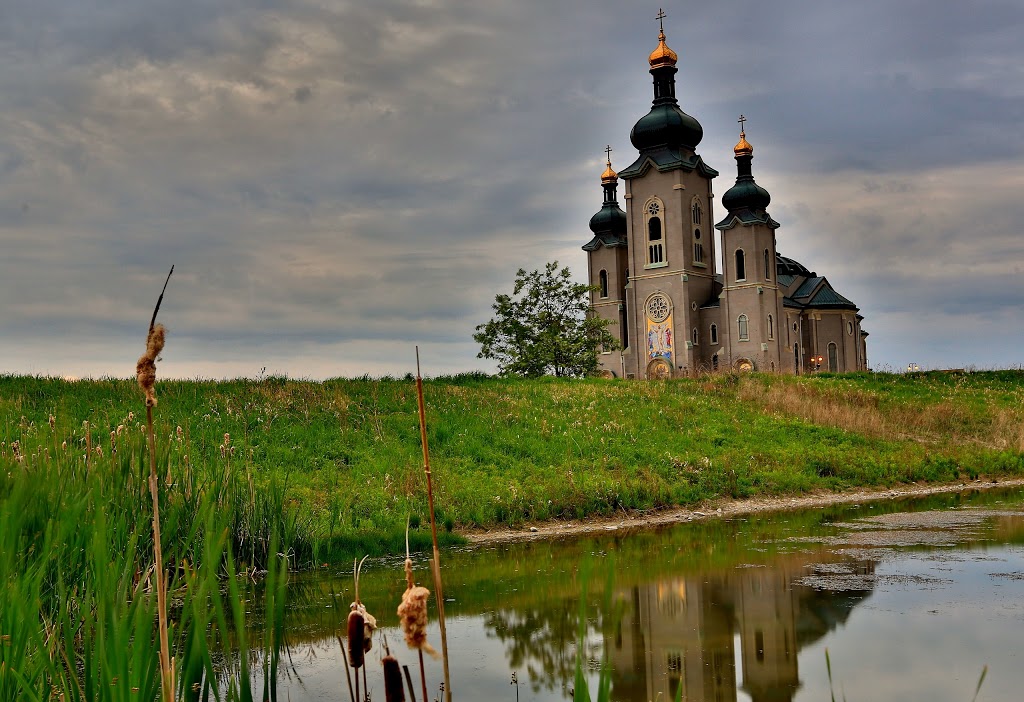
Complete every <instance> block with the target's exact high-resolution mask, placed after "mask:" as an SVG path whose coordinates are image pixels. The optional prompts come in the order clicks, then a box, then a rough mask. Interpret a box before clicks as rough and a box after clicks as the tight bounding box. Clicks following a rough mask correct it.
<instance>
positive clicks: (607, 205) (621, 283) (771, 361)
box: [583, 30, 868, 378]
mask: <svg viewBox="0 0 1024 702" xmlns="http://www.w3.org/2000/svg"><path fill="white" fill-rule="evenodd" d="M676 60H677V59H676V54H675V52H673V51H672V50H671V49H669V48H668V46H667V45H666V43H665V34H664V30H662V32H661V34H660V36H659V43H658V48H656V49H655V51H654V52H653V53H652V54H651V56H650V64H651V71H650V72H651V75H652V76H653V78H654V101H653V104H652V106H651V111H650V112H649V113H648V114H647V115H645V116H644V117H642V118H641V119H640V121H638V122H637V124H636V126H634V128H633V131H632V133H631V134H630V140H631V141H632V142H633V145H634V146H635V147H636V148H637V150H638V152H639V156H638V158H637V160H636V161H635V162H634V163H633V164H632V165H630V166H629V167H628V168H626V169H625V170H623V171H622V172H621V173H615V171H613V170H612V167H611V159H610V158H609V160H608V164H607V168H606V169H605V172H604V173H603V174H602V176H601V183H602V188H603V190H604V202H603V204H602V208H601V210H600V211H599V212H598V213H597V214H595V215H594V217H593V218H592V219H591V221H590V229H591V231H592V232H593V234H594V236H593V238H592V239H591V240H590V241H589V242H588V243H587V244H586V245H584V246H583V249H584V251H586V252H587V262H588V269H589V276H590V278H589V279H590V283H591V284H592V285H594V286H595V287H596V288H597V290H596V291H595V292H593V293H592V294H591V305H592V309H593V311H594V314H597V315H599V316H601V317H602V318H604V319H607V320H608V321H609V329H610V331H611V332H612V334H613V335H614V336H615V337H616V338H618V339H620V343H621V344H622V349H621V350H620V351H608V350H601V353H600V356H599V359H600V363H601V368H602V370H603V371H604V372H606V373H607V374H611V375H615V376H625V377H629V378H655V377H670V376H675V375H692V374H696V373H701V372H715V371H721V370H729V369H733V370H757V371H767V372H778V373H798V374H799V373H806V372H814V371H831V372H839V373H843V372H851V371H857V370H864V369H866V368H867V367H868V363H867V345H866V337H867V332H865V331H864V330H863V329H862V328H861V321H862V319H863V317H862V316H861V315H860V314H859V309H858V308H857V306H856V305H855V304H854V303H853V302H851V301H850V300H848V299H846V298H845V297H843V296H842V295H840V294H839V293H838V292H836V291H835V290H834V289H833V288H832V286H831V285H830V284H829V282H828V280H827V279H825V278H824V277H822V276H818V275H817V274H816V273H814V272H813V271H810V270H808V269H807V268H805V267H804V266H803V265H801V264H799V263H797V262H796V261H794V260H792V259H789V258H785V257H783V256H781V255H779V253H778V252H777V251H776V230H777V229H778V228H779V226H780V225H779V223H778V222H776V221H775V220H774V219H772V217H771V215H769V214H768V211H767V207H768V205H769V203H770V201H771V196H770V195H769V194H768V191H766V190H765V189H764V188H762V187H761V186H759V185H758V184H757V183H756V182H755V181H754V177H753V174H752V171H751V161H752V159H753V147H752V146H751V145H750V143H749V142H747V140H746V134H745V131H744V130H741V131H740V141H739V143H738V144H736V147H735V149H734V155H735V158H736V164H737V177H736V184H735V185H734V186H733V187H731V188H730V189H729V190H728V191H726V193H725V195H723V197H722V206H723V207H724V208H725V210H726V214H725V216H724V218H723V219H722V220H721V221H720V222H718V223H717V224H712V223H713V222H714V219H713V218H712V217H713V203H714V192H713V188H712V182H713V180H714V178H715V177H716V176H718V172H717V171H715V170H714V169H713V168H710V167H709V166H708V165H707V164H705V163H704V161H703V159H702V158H701V156H700V155H699V154H698V153H697V150H696V148H697V145H698V144H699V143H700V140H701V138H702V136H703V129H702V128H701V126H700V124H699V123H698V122H697V120H696V119H694V118H693V117H691V116H689V115H687V114H686V113H685V112H683V111H682V110H681V109H679V106H678V102H677V101H676V97H675V73H676V67H675V63H676ZM740 121H741V123H742V122H743V121H744V119H743V118H742V117H741V119H740ZM620 179H621V180H623V181H624V182H625V193H624V200H625V205H626V210H625V211H623V210H622V209H621V208H620V206H619V203H618V199H617V189H618V183H619V180H620ZM716 230H717V231H718V232H719V234H718V238H719V242H720V244H719V243H718V242H716V236H715V231H716ZM719 245H720V247H721V259H722V268H723V270H722V271H721V273H719V272H718V271H717V266H718V263H717V259H718V253H719V252H718V247H719Z"/></svg>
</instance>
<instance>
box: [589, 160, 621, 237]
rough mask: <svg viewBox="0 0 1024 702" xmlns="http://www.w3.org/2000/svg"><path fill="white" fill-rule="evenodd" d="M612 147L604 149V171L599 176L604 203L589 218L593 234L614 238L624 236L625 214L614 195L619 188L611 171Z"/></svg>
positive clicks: (617, 180) (613, 172)
mask: <svg viewBox="0 0 1024 702" xmlns="http://www.w3.org/2000/svg"><path fill="white" fill-rule="evenodd" d="M611 154H612V147H611V146H606V147H604V156H605V169H604V173H602V174H601V188H602V189H603V190H604V202H603V203H601V209H600V211H599V212H598V213H597V214H595V215H594V216H593V217H591V218H590V231H592V232H594V233H595V234H606V235H607V234H610V235H612V236H614V237H621V238H624V237H625V236H626V213H625V212H623V211H622V208H621V207H619V201H618V198H617V197H616V195H615V191H616V189H617V188H618V187H619V174H618V173H616V172H615V171H614V170H612V155H611Z"/></svg>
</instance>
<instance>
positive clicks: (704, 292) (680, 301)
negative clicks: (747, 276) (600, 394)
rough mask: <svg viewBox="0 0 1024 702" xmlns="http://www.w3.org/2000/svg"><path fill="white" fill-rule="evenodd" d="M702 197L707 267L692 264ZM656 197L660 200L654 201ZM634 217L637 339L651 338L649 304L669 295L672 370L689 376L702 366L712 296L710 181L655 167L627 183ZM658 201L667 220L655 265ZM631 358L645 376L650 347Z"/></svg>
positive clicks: (632, 267)
mask: <svg viewBox="0 0 1024 702" xmlns="http://www.w3.org/2000/svg"><path fill="white" fill-rule="evenodd" d="M694 193H697V195H698V198H699V200H700V202H701V203H702V207H703V222H702V224H703V226H702V233H703V236H702V239H704V240H705V242H706V246H707V248H706V249H705V258H704V260H705V265H704V266H703V267H694V266H693V226H692V219H691V205H692V203H693V196H694ZM655 198H656V200H655ZM626 201H627V203H628V207H627V213H628V217H629V242H630V243H629V251H630V253H629V269H630V276H631V286H632V289H633V292H632V295H634V296H635V303H632V304H635V306H633V307H631V309H635V310H636V314H635V315H634V317H635V319H634V320H633V322H632V324H631V332H632V333H633V334H635V336H634V337H633V338H635V339H637V340H644V339H647V338H648V335H649V332H650V331H651V330H650V329H649V324H648V322H649V320H648V319H647V315H646V314H645V304H646V302H647V301H648V300H649V299H650V297H651V295H653V294H655V293H658V292H660V293H662V294H664V295H666V296H667V297H668V298H669V300H670V302H671V306H672V320H671V321H672V326H671V332H672V334H671V336H672V353H671V366H672V370H673V373H674V374H680V373H684V374H689V373H691V372H693V371H694V370H695V369H696V368H697V367H698V366H699V364H700V359H701V356H700V353H701V348H700V347H701V344H700V340H701V337H702V336H703V334H702V332H701V329H700V314H699V308H700V305H702V304H704V303H705V302H706V301H707V300H708V298H710V296H711V291H712V287H713V285H714V274H715V264H714V245H713V243H711V241H710V240H711V239H713V237H712V236H711V235H710V234H708V233H706V231H707V229H708V224H707V222H710V221H711V218H712V216H713V213H712V211H711V204H710V187H709V182H708V181H707V180H706V179H705V178H703V177H701V176H700V175H698V174H697V173H687V172H686V171H682V170H676V171H671V172H668V173H659V172H658V171H656V170H654V169H652V170H651V171H648V173H646V174H645V175H644V176H642V177H640V178H635V179H632V180H630V181H627V183H626ZM654 201H656V202H657V203H658V205H659V207H660V209H659V217H660V219H661V222H662V236H663V239H662V242H663V261H662V264H658V263H651V262H650V261H649V260H648V258H649V250H648V244H649V242H648V219H649V217H648V216H647V215H646V211H647V210H646V208H647V206H648V205H649V204H650V203H651V202H654ZM695 328H696V329H697V330H698V344H697V346H696V347H695V346H693V345H692V343H691V342H692V333H693V329H695ZM633 351H634V353H632V354H630V363H631V370H630V372H632V373H634V374H635V376H636V377H637V378H643V377H646V372H647V365H648V363H649V362H650V360H651V349H650V346H649V344H644V345H640V344H637V348H636V349H634V350H633Z"/></svg>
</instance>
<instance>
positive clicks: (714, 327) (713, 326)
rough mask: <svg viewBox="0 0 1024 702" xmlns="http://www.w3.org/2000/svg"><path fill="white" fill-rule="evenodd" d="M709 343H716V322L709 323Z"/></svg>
mask: <svg viewBox="0 0 1024 702" xmlns="http://www.w3.org/2000/svg"><path fill="white" fill-rule="evenodd" d="M711 343H712V344H717V343H718V325H717V324H712V325H711Z"/></svg>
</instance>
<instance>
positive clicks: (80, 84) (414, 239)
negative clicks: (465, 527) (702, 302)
mask: <svg viewBox="0 0 1024 702" xmlns="http://www.w3.org/2000/svg"><path fill="white" fill-rule="evenodd" d="M665 10H666V12H667V13H668V18H667V19H666V24H665V30H666V34H667V35H668V43H669V46H671V47H672V48H673V49H675V50H676V51H677V52H678V53H679V57H680V60H679V69H680V71H679V74H678V76H677V91H678V95H679V98H680V105H681V106H682V108H683V109H684V110H685V111H686V112H688V113H690V114H691V115H693V116H695V117H696V118H697V119H698V120H699V121H700V122H701V123H702V125H703V127H704V131H705V137H704V140H703V142H702V143H701V145H700V147H699V149H698V150H699V153H700V154H701V155H702V156H703V157H704V159H705V161H707V162H708V163H709V164H710V165H711V166H713V167H715V168H717V169H718V170H719V171H720V172H721V173H722V176H721V177H720V178H719V179H718V181H717V182H716V188H715V189H716V191H717V192H718V193H719V194H720V193H723V192H725V190H726V189H727V188H728V187H729V185H731V183H732V180H733V178H734V177H735V175H734V174H735V165H734V161H733V159H732V151H731V149H732V145H733V144H734V143H735V141H736V136H737V125H736V117H737V116H738V115H739V114H740V113H741V112H742V113H744V114H745V115H746V116H747V117H748V119H749V121H748V122H747V133H748V137H749V140H750V141H751V143H753V145H754V147H755V160H754V173H755V176H756V177H757V179H758V182H759V183H760V184H761V185H763V186H765V187H766V188H767V189H768V190H769V191H770V192H771V193H772V196H773V199H772V205H771V208H770V210H771V213H772V215H773V216H774V217H775V219H777V220H778V221H779V222H781V223H782V228H781V229H780V230H779V232H778V240H779V251H780V252H781V253H783V254H784V255H787V256H790V257H792V258H795V259H797V260H799V261H801V262H802V263H804V264H805V265H806V266H807V267H809V268H811V269H813V270H815V271H817V272H818V273H820V274H823V275H826V276H827V277H828V278H829V280H830V281H831V282H832V284H833V285H834V286H835V287H836V289H838V290H839V291H840V292H842V293H843V294H845V295H846V296H847V297H849V298H851V299H853V300H854V301H855V302H856V303H857V304H858V305H860V307H861V311H862V314H864V316H865V317H866V320H865V322H864V325H865V328H866V329H867V330H868V331H870V332H871V336H870V338H869V340H868V342H869V345H868V351H869V357H870V360H871V362H872V363H873V365H874V366H875V367H882V368H885V367H891V368H900V367H906V364H907V363H908V362H917V363H918V364H920V365H922V366H930V367H946V366H964V365H975V366H979V367H990V366H1008V365H1016V364H1019V363H1021V362H1022V361H1024V351H1022V349H1024V309H1022V303H1024V275H1022V267H1024V236H1022V231H1021V230H1022V222H1024V160H1022V158H1021V156H1022V153H1024V139H1022V136H1021V129H1022V127H1021V122H1022V119H1024V42H1022V41H1021V39H1020V37H1021V36H1022V35H1024V6H1022V5H1021V4H1020V2H1019V0H1012V1H1005V2H1002V1H992V0H973V1H972V2H970V3H967V2H949V3H936V2H934V0H931V1H929V2H925V1H924V0H920V1H918V0H864V1H862V2H858V3H849V2H844V3H840V2H832V1H826V2H815V3H810V2H805V1H803V0H779V1H778V2H772V3H765V2H760V1H759V2H753V1H752V0H735V1H730V2H719V3H697V4H695V3H681V2H676V1H675V0H672V1H669V2H668V4H667V5H666V7H665ZM657 11H658V7H657V5H650V6H648V5H644V4H642V3H639V4H638V3H632V2H631V3H624V2H621V0H557V1H555V0H516V1H515V2H512V1H510V0H373V1H372V2H369V1H367V0H359V1H355V0H352V1H350V0H246V1H243V0H74V1H73V2H72V1H71V0H3V2H0V373H3V372H16V373H39V374H55V375H76V376H89V375H91V376H102V375H112V376H128V375H131V374H132V373H133V372H134V363H135V359H136V358H137V357H138V355H139V354H140V353H141V351H142V349H143V345H144V335H145V328H146V325H147V324H148V320H149V315H150V312H151V311H152V306H153V303H154V302H155V298H156V296H157V294H158V293H159V289H160V286H161V285H162V283H163V279H164V277H165V276H166V274H167V270H168V269H169V267H170V266H171V264H174V265H175V266H176V268H175V273H174V276H173V278H172V279H171V283H170V286H169V288H168V293H167V297H166V299H165V301H164V306H163V308H162V311H161V319H162V321H163V322H164V323H165V324H166V325H167V326H168V328H169V338H168V345H167V349H166V350H165V352H164V362H163V363H162V364H161V366H160V370H159V372H160V374H161V376H164V377H167V376H179V377H195V376H202V377H214V378H216V377H225V376H227V377H234V376H242V375H244V376H255V375H257V374H259V373H260V372H261V370H262V369H263V368H266V369H267V372H268V373H271V372H278V373H287V374H289V375H290V376H293V377H309V378H324V377H330V376H338V375H361V374H363V373H369V374H371V375H379V374H385V373H391V374H398V375H401V374H404V373H405V372H407V371H409V370H411V369H412V368H413V346H414V345H415V344H419V345H420V347H421V354H422V357H423V361H424V370H425V372H426V373H427V374H431V375H433V374H438V373H446V372H457V371H463V370H473V369H483V370H493V366H492V365H490V364H489V363H488V362H487V361H483V360H479V359H477V358H476V352H477V350H478V349H477V347H476V345H475V344H474V343H473V341H472V338H471V335H472V332H473V329H474V327H475V326H476V325H477V324H480V323H482V322H484V321H486V320H487V319H488V318H489V312H490V303H491V302H492V301H493V298H494V295H495V294H496V293H498V292H502V291H505V290H507V289H509V288H510V287H511V282H512V280H513V278H514V274H515V271H516V269H518V268H520V267H524V268H527V269H533V268H539V267H542V266H543V264H544V263H545V262H546V261H549V260H554V259H557V260H558V261H560V262H561V263H563V264H567V265H569V266H570V267H571V268H572V269H573V270H574V272H575V273H576V274H577V275H578V276H579V275H583V274H584V272H585V270H586V259H585V256H584V253H583V252H582V251H581V250H580V246H581V245H582V244H584V243H585V242H586V241H587V240H588V239H589V230H588V229H587V222H588V220H589V218H590V216H591V215H592V214H593V213H594V212H595V211H596V210H597V209H598V208H599V207H600V200H601V190H600V184H599V174H600V172H601V171H602V170H603V149H604V146H605V144H606V143H610V144H611V146H612V148H613V149H614V152H613V154H612V159H613V163H614V165H615V166H616V167H617V168H622V167H624V166H625V165H627V164H628V163H629V162H631V161H632V160H633V158H634V156H635V153H636V152H635V151H634V150H633V149H632V147H631V146H630V144H629V131H630V129H631V127H632V125H633V123H634V122H635V121H636V120H637V119H638V118H639V117H641V116H642V115H644V114H645V113H646V112H647V110H648V108H649V105H650V99H651V87H650V75H649V74H648V73H647V68H648V66H647V62H646V58H647V54H648V53H649V52H650V51H651V50H652V49H653V48H654V47H655V45H656V43H657V22H656V21H655V19H654V16H655V14H656V13H657ZM721 214H722V212H721V211H716V212H715V215H716V217H717V216H721Z"/></svg>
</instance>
